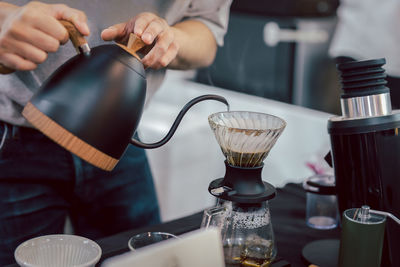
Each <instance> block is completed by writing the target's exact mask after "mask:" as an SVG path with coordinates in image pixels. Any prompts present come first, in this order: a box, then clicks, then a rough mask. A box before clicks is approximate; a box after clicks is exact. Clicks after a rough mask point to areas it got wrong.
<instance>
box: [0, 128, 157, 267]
mask: <svg viewBox="0 0 400 267" xmlns="http://www.w3.org/2000/svg"><path fill="white" fill-rule="evenodd" d="M5 127H7V133H6V135H5V139H4V142H3V146H2V148H0V266H4V265H6V264H9V263H11V262H13V260H14V259H13V254H14V250H15V248H16V247H17V246H18V245H19V244H20V243H21V242H23V241H25V240H27V239H29V238H32V237H36V236H40V235H47V234H57V233H58V234H59V233H62V232H63V229H64V223H65V218H66V216H67V215H69V216H70V218H71V222H72V225H73V228H74V232H75V234H77V235H81V236H85V237H87V238H90V239H97V238H101V237H104V236H107V235H112V234H114V233H117V232H120V231H124V230H127V229H132V228H136V227H141V226H145V225H149V224H155V223H158V222H160V216H159V208H158V202H157V198H156V193H155V190H154V184H153V180H152V176H151V172H150V167H149V164H148V161H147V158H146V155H145V152H144V150H143V149H139V148H136V147H134V146H129V148H128V149H127V151H126V152H125V154H124V156H123V157H122V158H121V160H120V162H119V163H118V164H117V166H116V167H115V169H114V170H113V171H112V172H106V171H102V170H100V169H98V168H96V167H94V166H92V165H90V164H88V163H87V162H85V161H82V160H80V159H79V158H78V157H76V156H74V155H72V154H71V153H69V152H68V151H66V150H64V149H63V148H61V147H60V146H59V145H57V144H56V143H54V142H52V141H51V140H49V139H48V138H47V137H45V136H44V135H42V134H41V133H40V132H38V131H36V130H33V129H30V128H25V127H13V126H11V125H9V124H6V123H3V122H0V145H1V140H2V137H3V135H4V131H5Z"/></svg>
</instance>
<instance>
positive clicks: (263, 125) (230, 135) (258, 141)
mask: <svg viewBox="0 0 400 267" xmlns="http://www.w3.org/2000/svg"><path fill="white" fill-rule="evenodd" d="M208 122H209V124H210V127H211V129H212V130H213V131H214V134H215V137H216V138H217V141H218V143H219V145H220V146H221V149H222V153H223V154H224V156H225V157H226V160H227V162H228V163H229V164H230V165H232V166H238V167H257V166H261V165H262V162H263V161H264V159H265V158H266V157H267V156H268V153H269V151H270V150H271V148H272V147H273V146H274V144H275V142H276V140H277V139H278V138H279V136H280V135H281V133H282V132H283V129H284V128H285V126H286V122H285V121H284V120H282V119H281V118H278V117H276V116H273V115H269V114H264V113H258V112H249V111H228V112H218V113H214V114H212V115H210V116H209V117H208Z"/></svg>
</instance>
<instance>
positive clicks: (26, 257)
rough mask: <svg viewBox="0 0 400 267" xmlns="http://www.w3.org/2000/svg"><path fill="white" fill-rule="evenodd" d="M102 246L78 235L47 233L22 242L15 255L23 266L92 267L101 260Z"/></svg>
mask: <svg viewBox="0 0 400 267" xmlns="http://www.w3.org/2000/svg"><path fill="white" fill-rule="evenodd" d="M100 256H101V248H100V246H99V245H98V244H97V243H95V242H94V241H92V240H90V239H87V238H84V237H81V236H76V235H46V236H40V237H36V238H32V239H30V240H28V241H25V242H24V243H22V244H20V245H19V246H18V247H17V248H16V250H15V252H14V257H15V260H16V261H17V263H18V264H19V265H20V266H22V267H55V266H57V267H72V266H74V267H90V266H95V264H96V263H97V262H98V261H99V260H100Z"/></svg>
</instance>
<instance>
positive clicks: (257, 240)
mask: <svg viewBox="0 0 400 267" xmlns="http://www.w3.org/2000/svg"><path fill="white" fill-rule="evenodd" d="M202 227H206V228H207V227H218V228H219V229H220V230H221V237H222V242H223V246H224V257H225V264H226V266H227V267H234V266H243V267H244V266H260V267H261V266H263V267H267V266H270V264H271V262H272V261H273V260H274V258H275V256H276V251H277V250H276V246H275V242H274V234H273V230H272V224H271V215H270V211H269V206H268V202H267V201H264V202H261V203H255V204H254V203H253V204H239V203H235V202H231V201H220V203H219V205H218V206H217V207H213V208H210V209H207V210H205V211H204V216H203V221H202Z"/></svg>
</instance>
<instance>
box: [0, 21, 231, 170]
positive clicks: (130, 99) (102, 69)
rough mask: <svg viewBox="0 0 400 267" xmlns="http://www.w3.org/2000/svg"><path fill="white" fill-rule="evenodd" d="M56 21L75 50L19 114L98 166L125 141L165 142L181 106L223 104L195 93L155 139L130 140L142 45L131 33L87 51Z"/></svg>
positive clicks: (114, 159) (140, 97) (142, 89)
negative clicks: (122, 39)
mask: <svg viewBox="0 0 400 267" xmlns="http://www.w3.org/2000/svg"><path fill="white" fill-rule="evenodd" d="M62 23H63V25H64V26H65V27H66V29H67V30H68V32H69V35H70V40H71V41H72V43H73V45H74V46H75V48H76V49H77V51H78V52H79V53H78V54H77V55H75V56H74V57H72V58H71V59H69V60H68V61H67V62H65V63H64V64H63V65H62V66H61V67H59V68H58V69H57V70H56V71H55V72H54V73H53V74H52V75H51V76H50V77H49V78H48V79H47V80H46V81H45V82H44V83H43V84H42V86H41V88H40V90H39V91H38V92H37V93H36V94H35V95H34V96H33V97H32V99H31V100H30V101H29V102H28V103H27V104H26V106H25V107H24V110H23V112H22V115H23V116H24V117H25V118H26V119H27V120H28V121H29V122H30V123H31V124H32V125H33V126H34V127H36V128H37V129H38V130H40V131H41V132H42V133H43V134H45V135H47V136H48V137H49V138H50V139H52V140H53V141H55V142H56V143H58V144H59V145H61V146H62V147H64V148H65V149H67V150H69V151H70V152H72V153H74V154H76V155H77V156H79V157H80V158H82V159H84V160H86V161H87V162H89V163H91V164H93V165H95V166H97V167H99V168H101V169H104V170H109V171H110V170H112V169H113V168H114V167H115V165H116V164H117V163H118V161H119V159H120V157H121V156H122V155H123V153H124V151H125V149H126V148H127V146H128V144H129V143H131V144H133V145H136V146H139V147H142V148H156V147H159V146H161V145H163V144H165V143H166V142H167V141H168V140H169V139H170V138H171V137H172V135H173V134H174V132H175V130H176V128H177V126H178V124H179V123H180V121H181V119H182V117H183V115H184V114H185V113H186V112H187V110H188V109H189V108H190V107H191V106H193V105H194V104H196V103H198V102H200V101H203V100H208V99H213V100H217V101H220V102H223V103H225V104H226V105H227V106H229V105H228V102H227V101H226V99H225V98H223V97H221V96H218V95H203V96H199V97H197V98H195V99H193V100H191V101H190V102H189V103H187V104H186V106H184V108H183V109H182V111H181V112H180V113H179V115H178V116H177V118H176V120H175V122H174V123H173V125H172V127H171V130H170V131H169V132H168V134H167V135H166V136H165V137H164V138H163V139H162V140H161V141H159V142H156V143H153V144H144V143H142V142H140V141H138V140H135V139H133V138H132V136H133V134H134V133H135V131H136V129H137V126H138V124H139V121H140V118H141V116H142V112H143V107H144V102H145V97H146V75H145V71H144V67H143V64H142V62H141V60H140V58H139V56H138V55H137V54H136V52H138V51H139V50H140V49H142V50H143V49H144V50H146V49H147V50H148V47H146V45H145V44H144V43H143V42H142V41H141V39H140V38H137V37H136V36H135V35H133V34H131V36H130V39H129V41H128V45H127V46H124V45H119V44H118V45H117V44H105V45H100V46H97V47H94V48H92V49H90V48H89V46H88V45H87V42H86V40H85V38H84V37H83V36H82V35H81V34H80V33H79V31H78V30H77V29H76V28H75V27H74V26H73V24H72V23H69V22H66V21H62ZM2 70H3V73H5V72H7V71H5V70H6V69H5V68H4V67H3V69H0V72H1V71H2ZM8 72H9V71H8Z"/></svg>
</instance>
